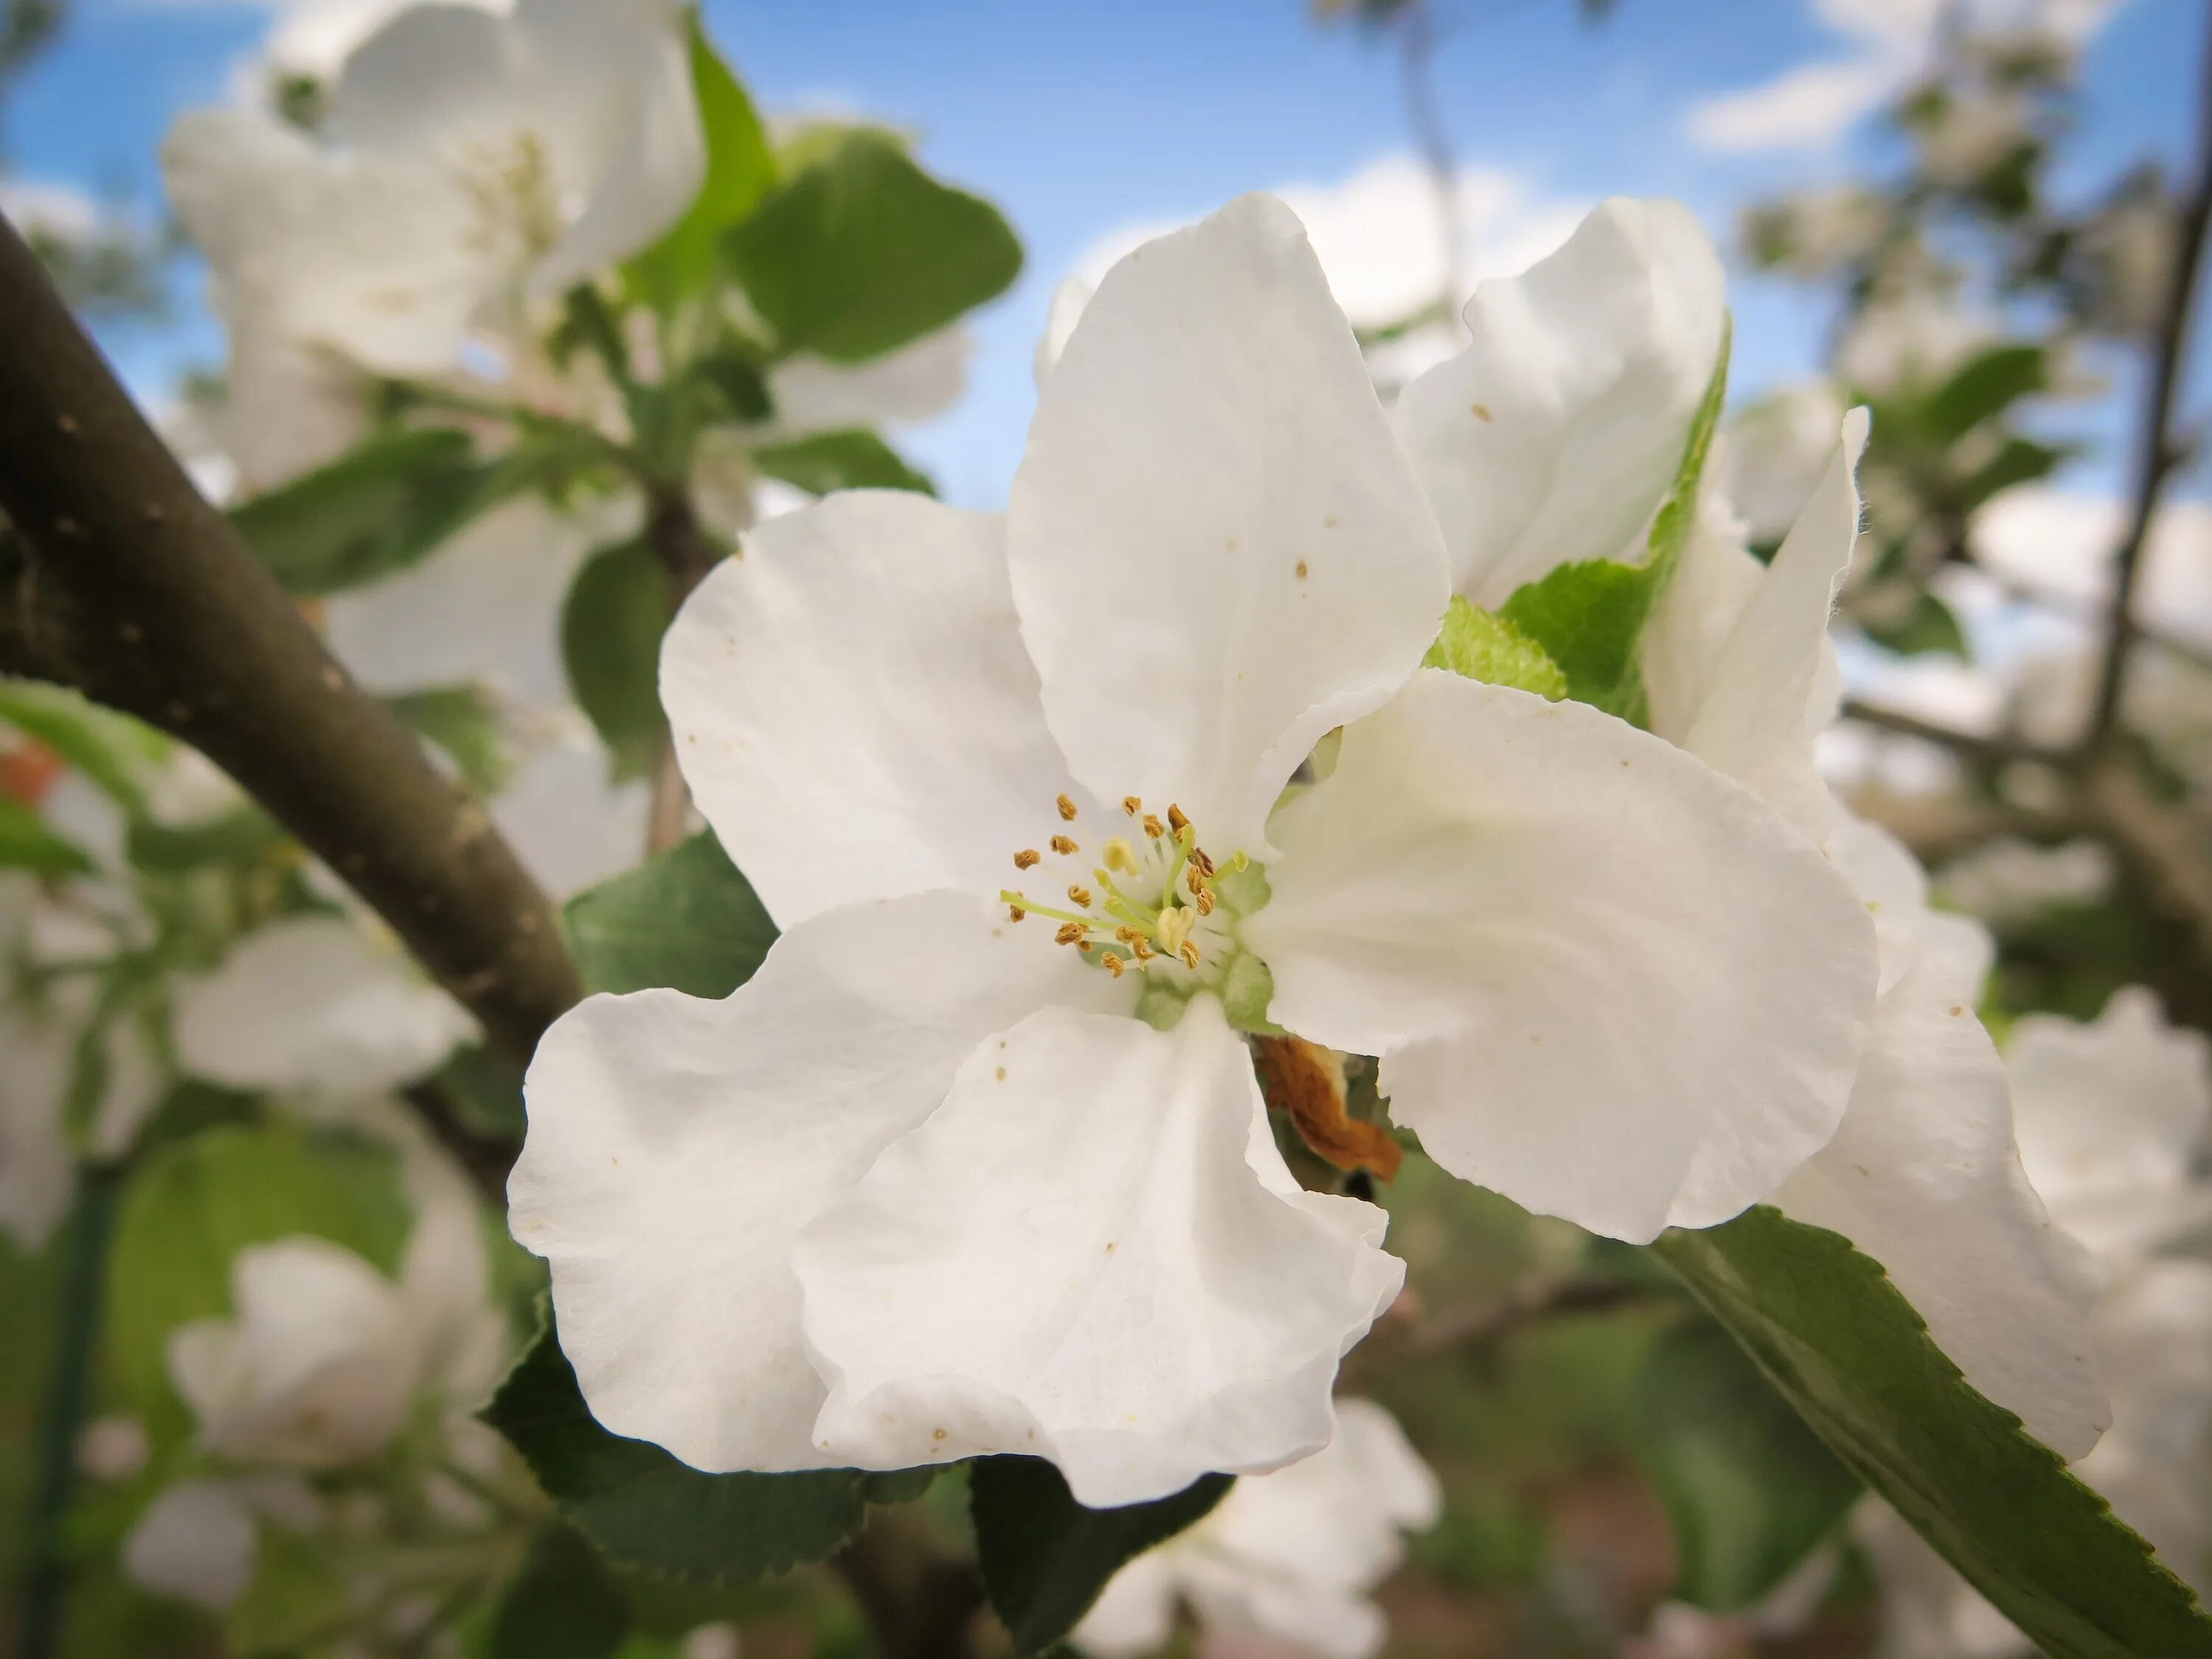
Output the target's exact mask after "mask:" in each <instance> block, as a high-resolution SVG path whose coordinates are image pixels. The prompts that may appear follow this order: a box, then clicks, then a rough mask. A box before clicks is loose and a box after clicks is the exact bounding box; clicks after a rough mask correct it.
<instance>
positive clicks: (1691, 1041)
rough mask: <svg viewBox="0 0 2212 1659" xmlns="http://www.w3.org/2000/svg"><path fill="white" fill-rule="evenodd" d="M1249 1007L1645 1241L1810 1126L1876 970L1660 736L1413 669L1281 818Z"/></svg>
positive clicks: (1531, 1191) (1461, 1170)
mask: <svg viewBox="0 0 2212 1659" xmlns="http://www.w3.org/2000/svg"><path fill="white" fill-rule="evenodd" d="M1272 833H1273V836H1274V838H1275V840H1276V841H1277V842H1278V843H1279V846H1280V847H1281V848H1282V854H1281V857H1280V858H1279V860H1277V861H1276V862H1274V863H1273V864H1270V865H1269V866H1268V867H1267V878H1268V880H1269V882H1270V883H1271V884H1272V886H1273V899H1272V901H1271V902H1269V903H1268V905H1267V908H1264V909H1262V910H1261V911H1259V912H1258V913H1257V914H1256V915H1254V916H1252V917H1250V918H1249V920H1248V921H1246V922H1245V923H1244V925H1243V926H1244V937H1245V939H1246V941H1247V942H1248V943H1249V944H1250V945H1252V947H1253V948H1254V949H1255V950H1256V951H1258V952H1259V953H1260V955H1261V957H1263V958H1264V959H1265V960H1266V961H1267V964H1268V966H1269V967H1270V969H1272V970H1273V975H1274V983H1275V997H1274V1001H1273V1006H1272V1007H1271V1009H1270V1011H1269V1012H1270V1017H1271V1018H1273V1019H1275V1020H1276V1021H1277V1022H1279V1024H1284V1025H1285V1026H1287V1027H1289V1028H1290V1029H1291V1030H1293V1031H1296V1032H1297V1034H1298V1035H1299V1036H1304V1037H1307V1038H1309V1039H1310V1040H1312V1041H1314V1042H1322V1043H1325V1044H1327V1045H1328V1046H1329V1047H1331V1048H1341V1049H1344V1050H1346V1051H1347V1052H1351V1053H1355V1054H1380V1055H1382V1056H1383V1074H1382V1085H1383V1091H1384V1093H1386V1094H1387V1095H1388V1096H1389V1097H1390V1101H1391V1109H1392V1111H1393V1114H1394V1115H1395V1117H1396V1120H1397V1121H1399V1122H1400V1123H1401V1124H1404V1125H1406V1126H1407V1127H1411V1128H1413V1129H1414V1130H1416V1131H1418V1132H1419V1134H1420V1136H1421V1141H1422V1145H1423V1146H1425V1148H1426V1150H1427V1151H1428V1152H1429V1155H1430V1156H1431V1158H1435V1159H1436V1160H1437V1162H1438V1163H1439V1164H1443V1166H1444V1167H1445V1168H1446V1169H1448V1170H1451V1171H1452V1172H1453V1173H1454V1174H1455V1175H1458V1176H1462V1178H1464V1179H1466V1180H1468V1181H1474V1182H1480V1183H1481V1184H1482V1185H1485V1186H1487V1187H1492V1188H1496V1189H1497V1190H1498V1191H1499V1192H1502V1193H1504V1194H1506V1195H1507V1196H1508V1197H1510V1198H1512V1199H1513V1200H1516V1202H1518V1203H1521V1204H1523V1205H1525V1206H1528V1207H1529V1208H1531V1209H1534V1210H1537V1211H1541V1212H1545V1213H1547V1214H1553V1215H1560V1216H1565V1217H1566V1218H1568V1219H1570V1220H1572V1221H1576V1222H1578V1223H1580V1224H1581V1225H1583V1226H1585V1227H1588V1228H1589V1229H1591V1230H1592V1231H1596V1232H1601V1233H1605V1234H1608V1235H1610V1236H1613V1237H1620V1238H1626V1239H1629V1240H1632V1241H1637V1242H1641V1241H1643V1240H1646V1239H1649V1238H1650V1237H1652V1236H1653V1235H1654V1234H1656V1232H1657V1231H1659V1230H1660V1229H1661V1228H1662V1227H1664V1226H1667V1225H1678V1226H1709V1225H1713V1224H1714V1223H1716V1222H1719V1221H1723V1220H1725V1219H1727V1218H1729V1216H1732V1215H1734V1214H1735V1213H1736V1212H1738V1211H1740V1210H1741V1209H1742V1208H1743V1207H1744V1206H1746V1205H1747V1204H1750V1203H1753V1202H1754V1201H1756V1200H1758V1199H1759V1198H1761V1197H1763V1196H1764V1195H1765V1194H1766V1193H1767V1192H1768V1191H1769V1190H1771V1188H1772V1187H1773V1186H1774V1185H1775V1183H1776V1182H1778V1181H1780V1180H1781V1179H1782V1177H1783V1176H1784V1175H1786V1174H1787V1173H1788V1172H1789V1171H1790V1170H1792V1169H1794V1168H1795V1167H1796V1165H1797V1164H1801V1163H1802V1162H1803V1161H1804V1159H1805V1158H1808V1157H1809V1156H1810V1155H1811V1154H1812V1153H1813V1152H1814V1151H1816V1150H1817V1149H1818V1148H1819V1147H1820V1146H1822V1145H1824V1144H1825V1143H1826V1141H1827V1139H1828V1138H1829V1137H1830V1136H1831V1135H1832V1134H1833V1133H1834V1132H1835V1128H1836V1125H1837V1124H1838V1121H1840V1120H1841V1119H1842V1116H1843V1113H1844V1102H1845V1100H1846V1098H1847V1097H1848V1095H1849V1093H1850V1085H1851V1079H1852V1077H1853V1075H1854V1073H1855V1072H1856V1071H1857V1064H1858V1059H1859V1053H1860V1048H1861V1046H1862V1043H1863V1040H1864V1035H1865V1029H1866V1024H1867V1021H1868V1019H1869V1015H1870V1012H1871V1005H1872V1000H1873V996H1874V993H1875V983H1876V978H1877V969H1876V962H1875V942H1874V933H1873V928H1872V927H1871V925H1870V924H1869V921H1868V919H1867V915H1866V912H1865V910H1864V908H1863V907H1862V905H1861V904H1860V902H1859V901H1858V899H1857V896H1855V895H1854V894H1853V893H1852V892H1851V890H1850V887H1849V885H1848V884H1845V883H1844V880H1843V879H1842V878H1841V877H1839V876H1838V874H1837V873H1836V872H1835V871H1834V870H1833V869H1832V867H1831V866H1829V864H1828V863H1827V861H1826V860H1825V859H1823V858H1822V857H1821V856H1820V854H1818V853H1817V852H1816V851H1814V848H1812V847H1811V846H1809V845H1808V844H1807V843H1806V842H1803V841H1802V839H1801V838H1800V837H1798V836H1796V834H1795V833H1794V832H1793V831H1791V830H1790V828H1789V827H1788V826H1787V825H1786V824H1784V823H1783V822H1782V821H1781V819H1780V818H1778V817H1776V816H1775V815H1774V814H1773V813H1772V812H1771V811H1768V810H1767V809H1766V808H1765V806H1763V805H1761V804H1760V803H1759V802H1758V801H1757V800H1756V799H1753V797H1752V796H1751V795H1749V794H1747V793H1746V792H1744V791H1743V790H1741V789H1740V788H1738V787H1736V786H1735V785H1734V784H1732V783H1730V782H1729V781H1727V780H1726V779H1724V778H1722V777H1720V776H1719V775H1717V774H1715V773H1713V772H1712V771H1711V770H1709V769H1707V768H1706V767H1705V766H1704V765H1703V764H1701V763H1699V762H1698V761H1696V760H1694V759H1692V757H1689V756H1687V755H1685V754H1684V753H1682V751H1680V750H1678V749H1675V748H1674V747H1673V746H1672V745H1670V744H1666V743H1663V742H1662V741H1660V740H1659V739H1657V738H1653V737H1650V736H1649V735H1648V734H1646V733H1644V732H1638V731H1637V730H1636V729H1635V728H1634V727H1632V726H1629V725H1627V724H1626V722H1624V721H1621V720H1615V719H1613V717H1612V716H1610V715H1607V714H1600V713H1598V712H1597V711H1596V710H1595V709H1592V708H1585V707H1583V705H1581V704H1579V703H1572V702H1565V703H1550V702H1545V701H1543V700H1542V699H1541V698H1540V697H1535V696H1529V695H1528V694H1527V693H1525V692H1521V691H1514V690H1506V689H1504V688H1501V687H1498V686H1491V685H1484V684H1479V683H1477V682H1475V681H1473V680H1467V679H1462V678H1459V677H1457V676H1455V675H1451V674H1446V673H1443V672H1441V671H1435V670H1429V671H1424V672H1422V673H1421V674H1420V675H1419V677H1417V678H1416V679H1415V680H1414V682H1413V684H1412V685H1410V686H1409V687H1407V690H1406V691H1405V692H1404V693H1403V694H1402V695H1401V696H1399V697H1398V698H1397V699H1396V700H1395V702H1392V703H1391V704H1390V705H1389V707H1388V708H1385V709H1383V711H1382V712H1380V713H1379V714H1374V715H1370V717H1369V718H1368V719H1366V720H1362V721H1360V722H1358V724H1356V725H1353V726H1348V727H1346V730H1345V734H1344V743H1343V746H1342V750H1341V751H1340V756H1339V757H1338V761H1337V766H1336V770H1335V771H1334V773H1333V774H1332V775H1330V776H1329V777H1328V779H1327V780H1326V781H1323V782H1322V783H1320V784H1317V785H1316V786H1315V787H1313V788H1312V789H1310V790H1309V791H1307V792H1306V793H1304V794H1303V795H1300V796H1298V797H1297V799H1294V800H1292V801H1291V802H1290V803H1289V804H1288V805H1286V806H1285V807H1284V808H1283V810H1282V811H1280V812H1279V813H1278V814H1277V815H1276V817H1275V820H1274V823H1273V826H1272Z"/></svg>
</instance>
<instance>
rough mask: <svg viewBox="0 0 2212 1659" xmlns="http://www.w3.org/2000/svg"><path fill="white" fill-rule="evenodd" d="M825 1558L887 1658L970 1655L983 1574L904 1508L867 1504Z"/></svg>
mask: <svg viewBox="0 0 2212 1659" xmlns="http://www.w3.org/2000/svg"><path fill="white" fill-rule="evenodd" d="M829 1566H830V1570H831V1571H833V1572H835V1573H836V1575H837V1577H839V1578H841V1579H842V1580H843V1581H844V1584H845V1588H846V1589H848V1590H850V1591H851V1592H852V1595H853V1599H854V1601H857V1602H859V1603H860V1612H861V1613H862V1615H863V1616H864V1617H865V1618H866V1620H867V1621H868V1627H869V1629H870V1631H871V1632H873V1634H874V1636H875V1638H876V1648H877V1650H878V1652H879V1653H881V1654H882V1655H883V1656H884V1659H969V1655H971V1654H972V1653H974V1652H975V1650H976V1646H977V1644H976V1643H975V1639H974V1629H975V1615H976V1614H977V1613H980V1612H981V1611H982V1607H983V1581H982V1579H981V1576H980V1575H978V1574H977V1572H976V1571H975V1568H974V1567H973V1566H972V1565H969V1564H967V1563H965V1562H963V1561H959V1560H957V1559H953V1558H951V1557H950V1556H947V1555H946V1554H945V1553H944V1552H942V1551H941V1550H939V1548H938V1547H937V1546H936V1545H935V1544H934V1543H933V1541H931V1540H930V1538H929V1536H928V1535H927V1533H925V1532H924V1531H923V1530H922V1528H921V1527H920V1526H919V1525H918V1524H916V1522H915V1520H914V1519H913V1517H912V1516H908V1515H907V1514H905V1513H904V1512H903V1511H902V1510H874V1511H873V1512H872V1513H871V1514H870V1515H869V1516H868V1522H867V1524H866V1526H865V1527H863V1528H861V1529H860V1533H859V1534H858V1535H857V1536H855V1537H854V1539H853V1541H851V1542H850V1543H848V1544H847V1545H846V1546H845V1547H844V1548H842V1550H839V1551H838V1552H837V1553H836V1555H835V1556H833V1557H831V1558H830V1561H829Z"/></svg>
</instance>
